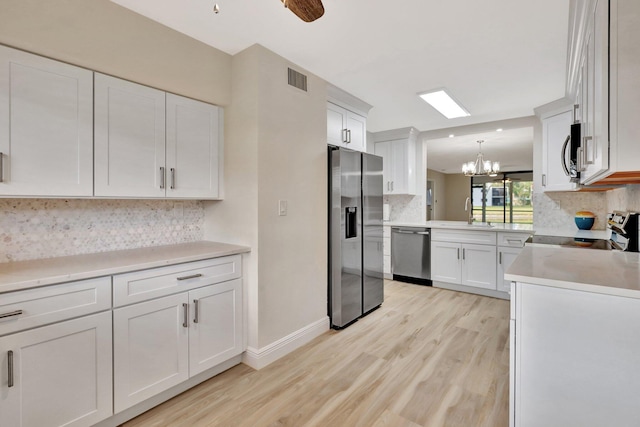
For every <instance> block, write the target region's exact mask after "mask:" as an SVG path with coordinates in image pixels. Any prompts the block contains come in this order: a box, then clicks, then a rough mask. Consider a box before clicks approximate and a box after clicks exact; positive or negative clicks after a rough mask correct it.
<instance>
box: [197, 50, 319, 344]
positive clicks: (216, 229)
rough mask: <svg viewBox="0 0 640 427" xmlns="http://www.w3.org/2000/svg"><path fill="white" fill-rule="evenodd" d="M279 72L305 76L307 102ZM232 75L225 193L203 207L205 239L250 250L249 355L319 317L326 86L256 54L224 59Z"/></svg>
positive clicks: (285, 63) (285, 64)
mask: <svg viewBox="0 0 640 427" xmlns="http://www.w3.org/2000/svg"><path fill="white" fill-rule="evenodd" d="M289 66H290V67H292V68H295V69H297V70H298V71H301V72H304V73H305V74H307V76H308V88H309V92H308V93H304V92H301V91H299V90H298V89H295V88H292V87H290V86H288V85H287V83H286V75H287V67H289ZM233 75H234V82H233V102H232V104H231V106H230V107H229V109H228V114H227V124H228V129H227V130H228V138H229V141H228V145H227V147H228V148H227V149H226V153H225V170H226V171H228V176H227V177H228V179H229V185H228V186H227V193H226V195H225V200H224V201H223V202H215V203H209V204H208V206H207V208H206V212H207V214H208V215H207V219H206V220H205V236H206V237H207V238H209V239H216V240H224V241H232V240H235V241H238V243H245V244H249V245H251V246H252V248H253V251H252V254H251V258H250V259H248V264H249V265H248V268H249V270H250V271H251V272H252V273H251V274H252V275H251V277H250V279H249V282H248V283H247V286H248V297H249V298H248V301H249V305H250V310H249V313H250V316H252V317H251V318H250V319H249V329H250V331H249V334H250V336H249V346H250V347H252V348H254V349H256V350H259V349H260V348H263V347H264V346H266V345H268V344H271V343H273V342H275V341H277V340H278V339H280V338H283V337H285V336H287V335H289V334H291V333H293V332H296V331H298V330H300V329H302V328H304V327H306V326H308V325H310V324H312V323H314V322H318V321H320V320H322V319H325V318H326V316H327V200H326V199H327V195H326V185H327V146H326V83H325V82H324V81H323V80H321V79H319V78H317V77H315V76H313V75H312V74H310V73H308V72H305V71H304V70H301V69H300V68H299V67H295V66H294V65H292V64H291V63H289V62H288V61H287V60H285V59H284V58H281V57H279V56H277V55H275V54H273V53H272V52H270V51H268V50H267V49H265V48H263V47H261V46H252V47H250V48H249V49H247V50H245V51H244V52H241V53H240V54H238V55H236V57H234V60H233ZM244 171H246V173H245V172H244ZM256 195H257V199H256V198H255V197H256ZM279 200H286V201H287V204H288V214H287V215H286V216H279V215H278V201H279ZM209 218H210V219H209ZM238 236H243V237H242V238H239V237H238Z"/></svg>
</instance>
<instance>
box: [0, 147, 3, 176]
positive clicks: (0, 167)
mask: <svg viewBox="0 0 640 427" xmlns="http://www.w3.org/2000/svg"><path fill="white" fill-rule="evenodd" d="M0 182H4V153H3V152H1V151H0Z"/></svg>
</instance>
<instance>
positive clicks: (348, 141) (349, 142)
mask: <svg viewBox="0 0 640 427" xmlns="http://www.w3.org/2000/svg"><path fill="white" fill-rule="evenodd" d="M347 144H351V129H348V130H347Z"/></svg>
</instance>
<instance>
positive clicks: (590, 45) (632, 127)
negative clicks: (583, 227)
mask: <svg viewBox="0 0 640 427" xmlns="http://www.w3.org/2000/svg"><path fill="white" fill-rule="evenodd" d="M639 16H640V2H637V1H621V0H586V1H584V2H576V4H575V7H574V8H573V9H572V19H571V30H570V31H571V34H570V36H571V39H572V40H574V43H573V44H572V45H571V46H570V52H571V55H570V58H569V79H568V81H569V91H570V93H571V94H572V95H573V97H574V99H575V102H576V103H577V104H579V106H580V108H579V112H580V114H579V117H580V119H581V123H582V141H581V153H580V154H581V159H580V161H581V164H582V169H581V176H580V178H581V179H580V181H581V183H582V184H586V185H590V184H605V185H606V184H627V183H640V166H638V165H639V164H640V163H639V162H640V144H638V143H637V141H638V140H639V139H640V121H638V120H637V117H636V116H637V113H636V112H637V110H638V108H639V107H640V101H639V100H640V83H639V82H638V78H637V76H638V75H639V74H640V44H639V43H638V42H637V41H638V39H640V28H639V27H638V25H637V21H638V18H639Z"/></svg>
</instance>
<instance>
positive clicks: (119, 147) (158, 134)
mask: <svg viewBox="0 0 640 427" xmlns="http://www.w3.org/2000/svg"><path fill="white" fill-rule="evenodd" d="M95 151H96V154H95V169H96V172H95V195H96V196H120V197H164V195H165V181H166V169H165V93H164V92H162V91H160V90H157V89H152V88H150V87H147V86H142V85H139V84H136V83H132V82H129V81H126V80H121V79H117V78H115V77H110V76H105V75H103V74H98V73H96V75H95Z"/></svg>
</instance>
